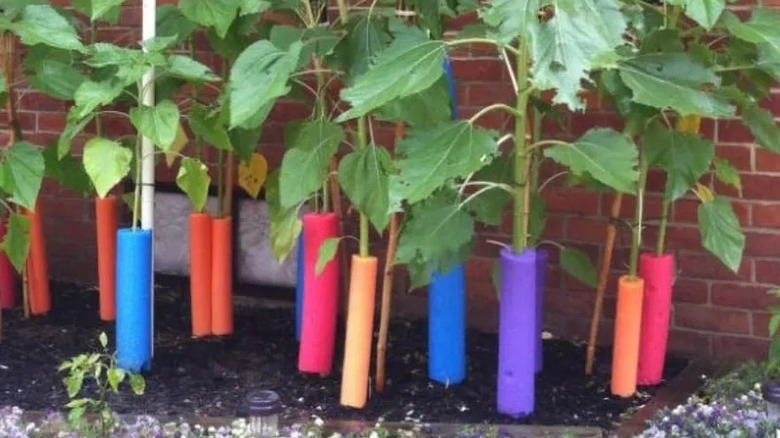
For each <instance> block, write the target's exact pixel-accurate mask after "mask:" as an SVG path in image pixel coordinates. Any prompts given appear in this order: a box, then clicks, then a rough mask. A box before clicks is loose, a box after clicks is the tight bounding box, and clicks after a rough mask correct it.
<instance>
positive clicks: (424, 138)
mask: <svg viewBox="0 0 780 438" xmlns="http://www.w3.org/2000/svg"><path fill="white" fill-rule="evenodd" d="M497 148H498V145H497V143H496V138H495V135H494V133H491V132H488V131H484V130H482V129H480V128H478V127H475V126H473V125H471V124H470V123H468V122H465V121H464V122H448V123H445V124H442V125H439V126H437V127H436V128H433V129H420V130H417V129H416V130H413V131H411V132H410V133H409V136H408V137H407V138H406V139H405V140H404V141H403V142H401V144H400V145H399V146H398V153H399V155H401V156H402V157H403V158H401V159H400V160H399V162H398V167H399V168H400V170H401V173H400V175H399V176H398V177H397V178H395V182H394V183H393V184H392V188H393V191H395V192H396V193H395V194H394V195H392V196H391V197H394V198H398V199H406V200H407V201H409V202H410V203H416V202H419V201H421V200H423V199H426V198H427V197H428V196H429V195H430V194H431V193H433V192H434V191H435V190H436V189H437V188H439V187H441V186H442V185H443V184H444V183H445V182H446V181H447V180H450V179H452V178H457V177H463V178H465V177H467V176H468V175H470V174H471V173H473V172H476V171H477V170H479V169H480V168H481V167H482V166H484V165H485V163H486V162H488V161H489V160H490V159H491V157H492V155H493V154H494V153H495V152H496V150H497Z"/></svg>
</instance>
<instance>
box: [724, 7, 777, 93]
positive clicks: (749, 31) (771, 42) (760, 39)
mask: <svg viewBox="0 0 780 438" xmlns="http://www.w3.org/2000/svg"><path fill="white" fill-rule="evenodd" d="M723 22H724V23H725V24H726V26H727V27H728V29H729V31H731V33H732V34H733V35H734V36H736V37H737V38H740V39H742V40H744V41H747V42H750V43H753V44H756V45H757V47H758V62H756V66H757V67H759V68H762V69H764V70H766V71H768V72H769V73H770V74H772V75H774V77H775V79H778V80H780V26H778V25H777V23H778V22H780V12H779V11H776V10H772V9H766V8H756V9H755V10H754V11H753V15H752V16H751V17H750V20H748V21H747V22H744V23H743V22H742V21H740V19H739V18H738V17H737V16H736V15H734V14H733V13H731V12H728V11H727V12H725V13H724V14H723Z"/></svg>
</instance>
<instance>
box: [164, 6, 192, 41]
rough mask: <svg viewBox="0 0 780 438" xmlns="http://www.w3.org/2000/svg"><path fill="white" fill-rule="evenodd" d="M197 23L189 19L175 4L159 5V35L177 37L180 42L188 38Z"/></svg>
mask: <svg viewBox="0 0 780 438" xmlns="http://www.w3.org/2000/svg"><path fill="white" fill-rule="evenodd" d="M195 28H196V25H195V23H193V22H191V21H189V20H188V19H187V17H185V16H184V14H182V13H181V11H180V10H179V8H177V7H176V6H175V5H160V6H158V7H157V35H158V36H161V37H176V38H177V39H178V42H180V43H181V42H183V41H185V40H187V39H188V38H189V37H190V35H192V32H193V31H194V30H195Z"/></svg>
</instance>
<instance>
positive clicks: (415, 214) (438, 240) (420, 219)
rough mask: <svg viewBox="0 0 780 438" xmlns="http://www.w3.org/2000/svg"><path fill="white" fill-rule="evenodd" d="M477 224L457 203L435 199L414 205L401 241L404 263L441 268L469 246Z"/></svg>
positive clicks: (400, 247) (397, 255) (401, 260)
mask: <svg viewBox="0 0 780 438" xmlns="http://www.w3.org/2000/svg"><path fill="white" fill-rule="evenodd" d="M473 235H474V221H473V220H472V219H471V216H469V214H468V213H466V212H465V211H463V210H462V209H461V208H460V206H459V205H458V204H457V203H452V202H448V201H447V200H445V199H443V198H442V197H433V198H431V199H428V200H426V201H425V202H421V203H419V204H416V205H414V206H412V208H411V210H410V212H409V218H408V219H407V220H406V223H405V224H404V227H403V229H402V230H401V237H400V239H399V242H398V252H397V254H396V259H397V260H398V261H399V262H401V263H421V264H423V265H427V264H433V265H440V264H441V263H442V262H443V261H445V260H446V259H447V258H450V257H452V256H453V255H454V254H458V253H460V252H462V249H463V248H464V247H468V246H469V245H470V243H471V240H472V238H473Z"/></svg>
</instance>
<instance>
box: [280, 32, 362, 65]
mask: <svg viewBox="0 0 780 438" xmlns="http://www.w3.org/2000/svg"><path fill="white" fill-rule="evenodd" d="M347 38H349V35H348V36H347ZM340 39H341V38H340V36H339V35H337V34H336V33H335V32H334V31H333V29H330V28H326V27H315V28H312V29H305V28H300V27H291V26H284V25H277V26H274V27H273V28H271V36H270V40H271V44H273V45H274V46H276V47H278V48H280V49H282V50H288V49H289V48H290V46H292V45H293V44H295V43H296V42H302V43H303V47H302V48H301V51H300V53H299V55H298V62H297V67H298V68H303V67H305V66H306V65H308V64H309V63H310V62H311V57H312V55H318V56H319V57H324V56H327V55H328V54H329V53H330V52H331V51H332V50H333V48H334V47H335V46H336V44H337V43H338V42H339V41H340Z"/></svg>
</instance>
